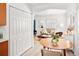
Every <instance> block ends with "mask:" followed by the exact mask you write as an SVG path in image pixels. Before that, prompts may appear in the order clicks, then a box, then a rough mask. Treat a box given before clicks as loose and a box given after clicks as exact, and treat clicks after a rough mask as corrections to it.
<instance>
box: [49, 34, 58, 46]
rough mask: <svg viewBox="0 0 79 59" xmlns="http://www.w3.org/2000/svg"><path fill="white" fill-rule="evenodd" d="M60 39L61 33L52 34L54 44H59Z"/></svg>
mask: <svg viewBox="0 0 79 59" xmlns="http://www.w3.org/2000/svg"><path fill="white" fill-rule="evenodd" d="M58 41H59V35H58V34H54V35H52V41H51V42H52V44H53V46H58Z"/></svg>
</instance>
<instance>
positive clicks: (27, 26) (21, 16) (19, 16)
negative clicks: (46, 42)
mask: <svg viewBox="0 0 79 59" xmlns="http://www.w3.org/2000/svg"><path fill="white" fill-rule="evenodd" d="M30 47H32V18H31V14H30V13H26V12H24V11H22V10H19V9H17V8H14V7H10V55H21V54H22V53H23V52H24V51H25V50H27V49H29V48H30Z"/></svg>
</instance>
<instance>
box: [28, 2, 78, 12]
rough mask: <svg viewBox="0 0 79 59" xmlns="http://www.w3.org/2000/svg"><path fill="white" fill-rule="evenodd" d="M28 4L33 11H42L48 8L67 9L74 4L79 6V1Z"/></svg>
mask: <svg viewBox="0 0 79 59" xmlns="http://www.w3.org/2000/svg"><path fill="white" fill-rule="evenodd" d="M27 5H28V6H29V8H30V10H31V11H32V12H33V13H38V12H42V11H45V10H47V9H61V10H67V9H68V8H71V7H72V6H73V5H77V7H78V8H79V4H78V3H76V4H75V3H27Z"/></svg>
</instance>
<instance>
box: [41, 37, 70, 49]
mask: <svg viewBox="0 0 79 59" xmlns="http://www.w3.org/2000/svg"><path fill="white" fill-rule="evenodd" d="M51 39H52V38H41V39H40V44H41V45H43V46H45V47H49V48H53V49H69V48H71V44H70V41H68V40H65V39H63V38H62V39H61V38H60V39H59V42H58V46H56V47H54V46H53V45H52V42H51Z"/></svg>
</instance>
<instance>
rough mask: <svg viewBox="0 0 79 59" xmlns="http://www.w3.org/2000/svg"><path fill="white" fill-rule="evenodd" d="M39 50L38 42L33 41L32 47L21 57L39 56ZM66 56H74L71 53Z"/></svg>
mask: <svg viewBox="0 0 79 59" xmlns="http://www.w3.org/2000/svg"><path fill="white" fill-rule="evenodd" d="M41 48H42V46H41V45H40V43H39V41H38V40H36V39H34V47H33V48H30V49H29V50H28V51H26V52H25V53H24V54H23V56H41ZM67 56H74V54H73V53H72V51H69V50H68V51H67Z"/></svg>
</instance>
